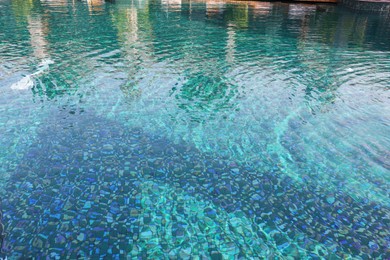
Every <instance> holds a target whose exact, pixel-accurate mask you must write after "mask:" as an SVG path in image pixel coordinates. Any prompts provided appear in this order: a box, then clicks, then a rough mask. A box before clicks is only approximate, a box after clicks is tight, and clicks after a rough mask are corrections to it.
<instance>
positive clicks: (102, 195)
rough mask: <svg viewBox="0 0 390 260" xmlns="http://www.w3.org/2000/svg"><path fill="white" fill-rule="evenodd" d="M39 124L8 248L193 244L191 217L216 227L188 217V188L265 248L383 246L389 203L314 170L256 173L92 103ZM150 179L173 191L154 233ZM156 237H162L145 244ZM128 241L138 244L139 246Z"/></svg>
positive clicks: (115, 251)
mask: <svg viewBox="0 0 390 260" xmlns="http://www.w3.org/2000/svg"><path fill="white" fill-rule="evenodd" d="M45 125H46V126H45V127H42V128H41V129H40V130H39V133H38V137H37V138H36V141H35V142H34V144H32V145H31V147H30V149H29V150H28V152H27V153H26V154H25V155H24V157H23V160H22V161H21V163H20V164H19V165H18V166H17V169H16V171H15V172H14V174H13V175H12V176H11V179H10V180H9V181H8V183H7V185H6V187H5V193H6V194H7V196H6V197H3V198H2V212H3V223H4V224H5V232H6V233H8V236H7V237H6V238H5V239H4V241H3V248H2V249H3V255H4V254H5V255H9V256H10V257H12V258H13V257H23V258H30V257H35V258H37V259H40V258H45V257H46V256H50V257H53V258H55V257H59V258H65V257H70V258H72V259H74V258H77V257H91V258H93V259H96V258H98V257H109V258H114V259H116V258H117V259H119V258H121V257H124V256H125V255H129V254H132V256H133V257H141V258H156V257H163V256H164V255H165V256H166V255H168V254H169V253H170V252H171V251H172V250H174V249H176V248H177V249H178V252H179V251H180V250H181V249H182V248H186V247H189V248H191V247H193V246H194V245H192V244H191V243H192V242H193V241H194V240H193V239H192V238H191V236H194V237H197V236H200V235H201V234H190V233H189V231H188V230H187V229H188V228H189V227H190V226H191V224H189V223H186V221H188V222H190V223H196V224H197V225H199V230H200V231H201V232H204V233H205V234H207V231H208V229H211V228H212V226H210V227H209V226H208V223H207V221H206V222H205V221H202V220H200V219H196V220H194V221H193V222H191V220H190V219H188V218H189V217H192V218H194V217H195V216H193V215H192V216H191V215H188V214H186V211H185V210H184V207H185V205H180V204H181V203H180V199H179V197H180V196H183V194H185V196H184V198H182V199H184V200H185V199H186V197H194V198H196V199H198V200H204V201H209V202H211V204H210V205H213V206H209V207H206V208H197V209H196V210H197V211H203V213H204V214H203V216H204V217H203V218H207V219H211V220H213V219H215V218H218V211H219V208H220V209H221V210H223V211H225V212H227V213H228V214H236V213H239V215H240V216H241V217H243V218H248V219H251V222H250V224H251V226H246V228H247V229H248V230H250V232H253V234H252V236H254V237H256V238H259V239H260V240H259V241H262V243H263V244H264V245H265V246H267V247H268V248H269V250H270V251H269V252H270V254H269V255H268V256H267V257H272V256H275V257H276V256H277V255H278V254H280V255H281V256H283V255H284V256H293V257H294V258H314V259H317V258H320V257H326V258H339V257H343V256H345V255H346V254H349V255H354V256H360V257H362V258H364V259H367V258H372V257H381V258H386V257H388V255H387V253H386V250H387V248H388V246H389V244H388V243H389V237H388V229H387V228H388V225H389V223H388V212H389V208H388V207H386V206H383V205H380V204H377V203H372V202H371V203H369V202H365V201H355V200H354V199H352V198H351V197H350V196H348V195H347V194H345V193H344V192H342V191H337V190H336V191H335V192H334V193H327V190H326V189H325V188H324V187H318V186H315V185H313V184H312V183H310V180H308V181H307V182H305V183H303V184H300V185H297V184H296V183H295V182H294V181H293V180H292V179H291V178H288V177H286V176H283V174H282V173H281V172H280V171H279V170H278V168H277V167H275V169H273V170H271V171H267V172H263V171H261V169H257V168H254V167H253V166H252V165H249V164H248V165H241V164H237V163H235V162H232V161H229V160H226V159H225V158H219V157H216V156H214V155H213V154H207V153H204V152H201V151H199V150H197V149H196V148H194V147H192V146H191V145H188V144H186V143H172V142H171V141H169V140H167V139H164V138H161V137H160V136H159V135H151V134H148V133H145V132H144V131H143V130H142V129H129V128H127V127H123V126H122V125H120V124H118V123H117V122H115V121H111V120H107V119H102V118H101V117H97V116H95V115H94V114H92V113H91V114H90V113H88V112H84V113H82V114H78V115H77V118H76V117H74V116H69V113H68V111H65V112H58V113H57V114H52V117H51V118H50V122H48V123H47V124H45ZM148 182H152V184H151V188H150V189H151V190H152V191H153V192H154V193H156V194H158V193H159V191H160V190H159V187H161V186H165V187H168V189H173V190H174V191H175V192H174V194H175V196H177V197H176V198H173V199H174V200H177V201H178V202H176V204H175V209H174V210H171V215H169V220H166V221H163V222H162V223H163V224H161V225H157V228H156V230H154V231H153V232H152V231H151V232H150V233H149V232H148V231H144V229H145V228H146V227H148V225H150V223H158V221H160V222H161V219H160V218H159V214H158V211H156V212H151V213H150V214H146V213H145V212H147V209H148V207H149V206H148V203H145V200H147V197H148V196H150V195H148V194H145V192H144V193H143V192H142V190H143V189H145V183H148ZM162 195H164V194H162ZM182 204H183V203H182ZM161 206H162V207H165V206H166V205H161ZM214 207H215V208H214ZM160 217H161V216H160ZM168 222H169V225H168ZM228 223H229V224H227V225H229V229H232V230H233V231H232V235H230V236H231V237H230V239H231V240H233V243H235V246H236V247H237V248H238V251H237V252H235V253H234V254H232V256H234V255H235V256H236V257H244V258H246V257H255V256H257V254H259V253H260V252H262V251H263V253H264V248H263V249H262V248H261V246H262V245H261V244H258V245H256V246H257V247H255V246H252V252H248V251H246V250H244V248H243V247H244V246H243V245H241V244H240V243H238V242H237V241H238V240H237V241H234V239H235V237H234V236H240V233H239V232H238V231H237V227H236V226H234V224H232V223H231V222H228ZM7 226H8V227H12V229H8V230H7ZM220 228H221V227H216V228H215V230H214V231H213V232H222V231H221V230H219V229H220ZM152 237H159V238H160V240H159V242H158V243H157V244H152V245H150V244H148V240H149V239H151V238H152ZM206 241H207V243H206V244H207V246H206V247H205V248H204V249H205V252H203V253H202V254H204V255H205V256H207V255H208V256H211V255H213V257H219V256H221V257H222V255H221V253H220V252H219V251H218V242H217V241H213V240H211V239H210V240H206ZM247 243H248V242H247ZM319 244H321V245H324V247H319V246H318V245H319ZM134 245H141V248H140V251H139V252H138V253H134V252H133V251H134V250H133V246H134ZM155 248H158V250H156V249H155ZM304 251H305V253H303V252H304ZM182 256H183V255H182ZM179 258H180V257H179Z"/></svg>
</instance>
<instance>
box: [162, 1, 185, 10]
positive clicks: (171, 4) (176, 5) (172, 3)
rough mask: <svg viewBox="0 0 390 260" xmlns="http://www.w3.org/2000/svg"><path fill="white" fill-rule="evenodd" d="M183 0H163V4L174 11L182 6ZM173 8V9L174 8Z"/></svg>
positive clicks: (165, 7)
mask: <svg viewBox="0 0 390 260" xmlns="http://www.w3.org/2000/svg"><path fill="white" fill-rule="evenodd" d="M181 1H182V0H161V5H162V6H163V8H164V9H165V10H167V11H173V10H175V9H180V8H181V4H182V2H181ZM172 9H173V10H172Z"/></svg>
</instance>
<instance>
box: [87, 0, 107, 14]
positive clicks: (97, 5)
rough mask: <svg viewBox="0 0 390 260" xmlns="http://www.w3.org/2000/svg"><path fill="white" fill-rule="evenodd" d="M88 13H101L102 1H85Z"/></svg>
mask: <svg viewBox="0 0 390 260" xmlns="http://www.w3.org/2000/svg"><path fill="white" fill-rule="evenodd" d="M87 4H88V9H89V11H90V12H97V11H103V5H104V0H87Z"/></svg>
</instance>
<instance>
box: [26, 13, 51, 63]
mask: <svg viewBox="0 0 390 260" xmlns="http://www.w3.org/2000/svg"><path fill="white" fill-rule="evenodd" d="M27 22H28V31H29V33H30V43H31V46H32V49H33V52H34V57H36V58H37V59H40V60H42V59H45V58H48V53H47V40H46V39H45V36H46V35H47V32H48V25H47V24H44V22H43V21H42V19H41V17H40V16H28V17H27Z"/></svg>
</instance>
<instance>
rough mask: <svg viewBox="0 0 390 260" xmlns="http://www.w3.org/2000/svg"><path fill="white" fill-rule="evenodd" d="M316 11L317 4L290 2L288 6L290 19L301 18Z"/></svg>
mask: <svg viewBox="0 0 390 260" xmlns="http://www.w3.org/2000/svg"><path fill="white" fill-rule="evenodd" d="M315 11H316V6H315V5H308V4H290V5H289V6H288V17H289V18H290V19H301V18H303V17H304V16H306V15H309V14H313V13H315Z"/></svg>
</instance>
